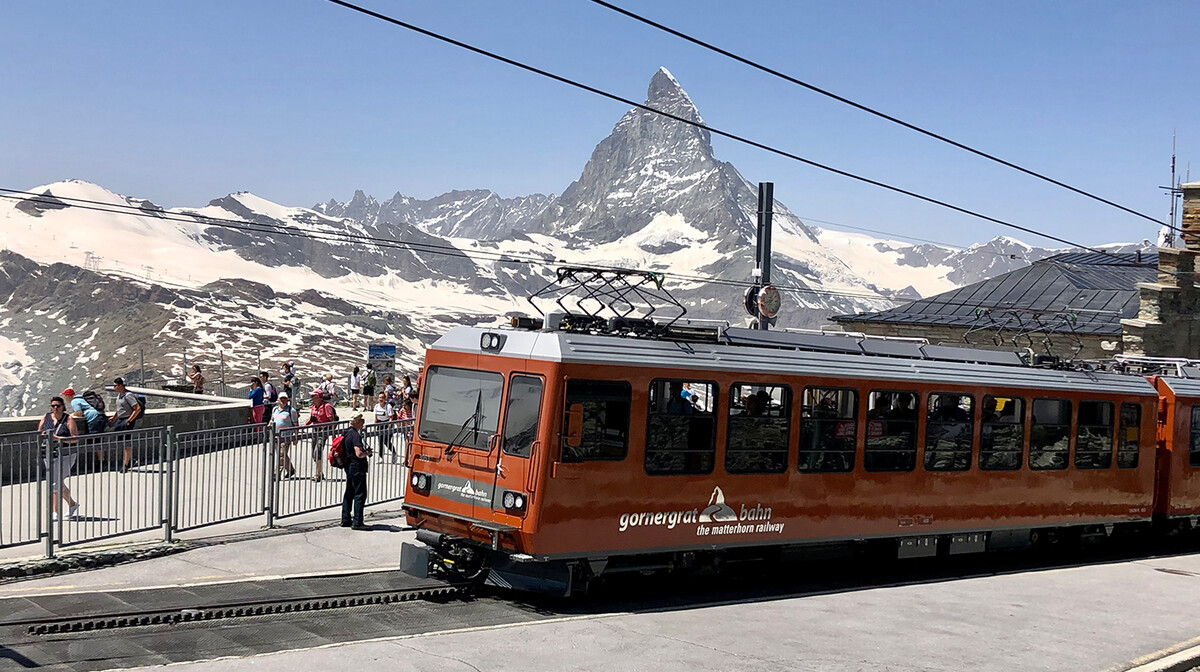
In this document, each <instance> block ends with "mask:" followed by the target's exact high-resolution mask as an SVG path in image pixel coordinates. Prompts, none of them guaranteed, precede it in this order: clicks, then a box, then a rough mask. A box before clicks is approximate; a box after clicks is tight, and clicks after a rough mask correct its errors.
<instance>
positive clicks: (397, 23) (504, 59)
mask: <svg viewBox="0 0 1200 672" xmlns="http://www.w3.org/2000/svg"><path fill="white" fill-rule="evenodd" d="M327 1H328V2H331V3H333V4H335V5H339V6H341V7H345V8H346V9H350V10H353V11H355V12H359V13H361V14H364V15H366V16H369V17H372V18H375V19H378V20H380V21H384V22H387V23H390V24H393V25H395V26H398V27H401V28H404V29H406V30H410V31H412V32H415V33H419V34H421V35H425V36H426V37H430V38H432V39H435V40H439V41H441V42H444V43H446V44H450V45H453V46H456V47H459V48H460V49H465V50H467V51H470V52H473V53H476V54H479V55H481V56H485V57H487V58H490V59H493V60H496V61H499V62H501V63H504V64H506V65H511V66H513V67H515V68H518V69H521V70H525V71H527V72H531V73H533V74H536V75H540V76H542V77H545V78H547V79H552V80H554V81H556V82H560V83H562V84H566V85H568V86H572V87H575V88H577V89H581V90H583V91H587V92H589V93H593V94H595V95H597V96H601V97H603V98H608V99H609V100H615V101H617V102H620V103H622V104H625V105H629V106H631V107H635V108H638V109H640V110H644V111H646V112H650V113H652V114H657V115H660V116H663V117H666V118H668V119H673V120H675V121H678V122H681V123H684V124H688V125H689V126H694V127H696V128H700V129H703V130H706V131H708V132H709V133H713V134H716V135H719V136H722V137H725V138H729V139H730V140H734V141H735V142H739V143H742V144H745V145H748V146H751V147H755V148H757V149H761V150H763V151H766V152H769V153H771V154H775V155H778V156H782V157H784V158H788V159H792V160H793V161H798V162H800V163H803V164H805V165H808V166H812V167H814V168H818V169H820V170H824V171H827V172H830V173H834V174H835V175H841V176H842V177H846V178H849V179H852V180H856V181H858V182H862V183H865V184H870V185H873V186H876V187H879V188H881V189H885V190H888V191H891V192H894V193H898V194H902V195H904V196H908V197H910V198H915V199H917V200H920V201H924V202H926V203H931V204H933V205H937V206H940V207H943V208H946V209H949V210H953V211H955V212H958V213H961V214H964V215H968V216H971V217H975V218H977V219H981V220H984V221H986V222H991V223H993V224H998V225H1000V226H1004V227H1008V228H1010V229H1015V230H1017V231H1023V232H1025V233H1028V234H1030V235H1034V236H1039V237H1041V238H1046V239H1048V240H1053V241H1055V242H1059V243H1062V244H1064V245H1069V246H1071V247H1078V248H1080V249H1084V250H1088V251H1090V252H1096V253H1098V254H1108V252H1106V251H1104V250H1102V249H1098V248H1094V247H1090V246H1087V245H1083V244H1080V243H1076V242H1074V241H1071V240H1067V239H1066V238H1062V237H1059V236H1055V235H1053V234H1049V233H1044V232H1042V231H1038V230H1037V229H1032V228H1029V227H1026V226H1021V225H1019V224H1013V223H1012V222H1007V221H1005V220H1003V219H999V218H996V217H992V216H990V215H985V214H983V213H980V212H976V211H974V210H970V209H968V208H965V207H962V206H958V205H954V204H953V203H949V202H947V201H943V200H940V199H937V198H933V197H932V196H925V195H923V194H919V193H917V192H915V191H910V190H908V189H904V188H902V187H897V186H894V185H891V184H888V183H886V182H881V181H879V180H875V179H872V178H869V177H865V176H862V175H858V174H856V173H851V172H849V171H846V170H842V169H840V168H834V167H833V166H829V165H826V164H823V163H820V162H817V161H814V160H812V159H806V158H804V157H802V156H800V155H798V154H793V153H791V152H788V151H786V150H782V149H779V148H776V147H773V146H771V145H767V144H764V143H762V142H758V141H756V140H751V139H749V138H746V137H744V136H741V135H737V134H735V133H732V132H730V131H725V130H721V129H718V128H715V127H713V126H708V125H706V124H703V123H701V122H697V121H692V120H691V119H687V118H685V117H681V116H678V115H675V114H671V113H670V112H664V111H662V110H659V109H655V108H653V107H650V106H649V105H645V104H643V103H638V102H636V101H633V100H631V99H629V98H624V97H622V96H618V95H617V94H614V93H609V92H607V91H604V90H602V89H598V88H596V87H594V86H590V85H588V84H584V83H582V82H579V81H576V80H573V79H570V78H568V77H564V76H562V75H557V74H554V73H552V72H549V71H547V70H543V69H541V68H538V67H535V66H532V65H528V64H526V63H522V62H520V61H517V60H514V59H511V58H508V57H507V56H501V55H500V54H497V53H494V52H491V51H488V50H486V49H483V48H480V47H476V46H474V45H471V44H468V43H466V42H462V41H460V40H456V39H454V38H452V37H448V36H446V35H442V34H440V33H437V32H434V31H432V30H427V29H425V28H421V27H420V26H416V25H414V24H411V23H407V22H405V21H401V20H400V19H397V18H394V17H391V16H388V15H386V14H381V13H379V12H376V11H373V10H370V9H367V8H366V7H362V6H359V5H356V4H353V3H350V2H346V1H345V0H327Z"/></svg>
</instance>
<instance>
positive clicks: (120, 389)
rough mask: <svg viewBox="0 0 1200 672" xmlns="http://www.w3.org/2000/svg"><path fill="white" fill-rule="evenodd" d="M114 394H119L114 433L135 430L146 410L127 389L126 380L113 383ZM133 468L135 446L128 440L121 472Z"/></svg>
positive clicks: (114, 415)
mask: <svg viewBox="0 0 1200 672" xmlns="http://www.w3.org/2000/svg"><path fill="white" fill-rule="evenodd" d="M113 392H116V393H117V412H116V413H113V416H112V419H110V420H109V424H111V425H112V426H113V431H114V432H123V431H127V430H130V429H133V428H134V424H135V423H136V422H137V421H138V419H139V418H141V417H142V414H143V413H144V412H145V409H144V408H142V404H141V403H140V402H139V401H138V397H137V395H136V394H134V393H132V392H130V391H129V390H127V389H125V379H124V378H117V379H116V380H114V381H113ZM132 466H133V446H132V445H130V444H129V441H128V439H126V442H125V450H124V460H123V461H122V462H121V471H123V472H125V471H129V468H130V467H132Z"/></svg>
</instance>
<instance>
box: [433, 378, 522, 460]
mask: <svg viewBox="0 0 1200 672" xmlns="http://www.w3.org/2000/svg"><path fill="white" fill-rule="evenodd" d="M443 371H453V372H459V373H470V374H480V375H479V376H478V380H479V381H483V380H484V379H485V378H486V379H488V380H489V382H492V383H494V382H496V381H494V380H490V379H492V378H493V377H494V378H495V379H498V381H499V383H500V386H499V390H500V391H499V393H498V394H497V395H496V408H495V420H496V424H495V426H494V427H492V428H491V429H490V430H489V429H488V428H487V426H486V425H485V426H484V427H483V431H480V429H479V428H478V427H476V428H475V430H474V434H475V441H474V442H473V443H469V444H468V443H465V441H466V439H467V435H465V434H464V435H463V436H461V439H462V441H459V442H456V443H455V444H454V445H455V447H456V448H462V449H467V450H477V451H480V452H487V451H488V450H490V448H491V446H490V445H489V444H490V443H491V438H492V437H493V436H495V435H496V433H497V432H499V431H500V418H501V416H502V415H503V413H504V399H505V395H506V394H507V393H508V389H507V382H508V381H507V380H506V379H505V378H504V374H503V373H500V372H499V371H487V370H485V369H468V368H465V367H461V366H445V365H442V364H434V365H431V366H430V367H429V368H428V370H427V371H426V373H425V386H424V388H423V389H422V390H421V396H422V398H423V400H424V401H425V403H422V404H421V420H420V424H419V425H418V427H419V428H420V432H419V434H418V438H420V439H421V440H422V441H431V442H434V443H442V444H447V445H448V444H449V441H454V440H456V439H459V438H460V436H459V435H460V434H461V433H462V429H461V428H460V426H461V427H465V424H466V423H465V422H461V421H457V420H458V416H457V415H456V416H454V417H455V420H456V421H452V422H449V423H446V422H441V421H440V420H438V419H435V418H431V417H430V414H431V413H441V412H444V411H445V408H446V405H444V404H442V405H439V404H436V403H429V401H430V399H432V398H433V397H435V396H436V395H437V394H438V391H439V390H438V386H439V385H440V381H441V378H440V375H441V374H442V372H443ZM481 392H482V388H481ZM481 403H482V395H481V396H480V397H479V404H481ZM477 405H478V404H477ZM480 410H483V409H480ZM471 417H472V416H467V417H466V420H468V421H469V420H470V418H471ZM484 417H485V418H486V417H487V415H484ZM431 425H432V427H431ZM447 436H449V439H448V440H447ZM481 438H482V442H480V439H481Z"/></svg>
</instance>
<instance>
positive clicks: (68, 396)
mask: <svg viewBox="0 0 1200 672" xmlns="http://www.w3.org/2000/svg"><path fill="white" fill-rule="evenodd" d="M62 397H63V399H65V400H66V401H67V405H68V406H70V407H71V415H72V416H74V417H75V424H77V425H78V424H79V420H80V419H81V418H82V419H83V425H84V427H86V430H87V431H85V432H80V434H99V433H100V432H103V431H104V428H105V427H106V426H108V416H106V415H104V414H103V413H101V412H100V411H97V410H96V409H95V407H93V406H92V405H91V404H89V403H88V402H87V400H86V399H84V398H83V397H77V396H75V388H73V387H68V388H67V389H65V390H63V391H62Z"/></svg>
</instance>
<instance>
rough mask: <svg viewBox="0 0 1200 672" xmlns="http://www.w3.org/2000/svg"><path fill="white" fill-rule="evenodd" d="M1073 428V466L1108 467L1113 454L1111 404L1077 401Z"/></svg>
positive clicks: (1078, 467) (1106, 402)
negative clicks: (1076, 417) (1077, 414)
mask: <svg viewBox="0 0 1200 672" xmlns="http://www.w3.org/2000/svg"><path fill="white" fill-rule="evenodd" d="M1076 424H1077V427H1076V429H1075V468H1076V469H1108V468H1109V467H1111V466H1112V456H1113V404H1112V402H1111V401H1081V402H1079V418H1078V420H1077V421H1076Z"/></svg>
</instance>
